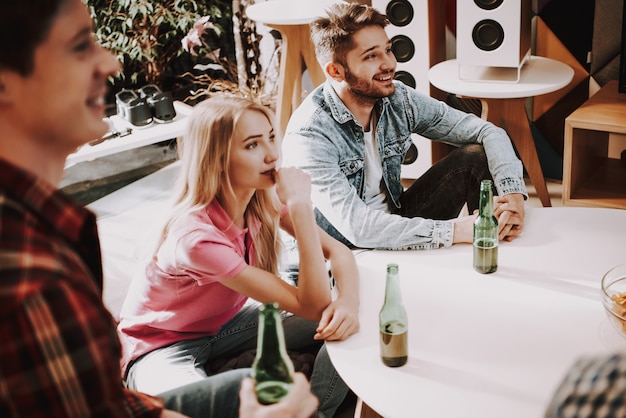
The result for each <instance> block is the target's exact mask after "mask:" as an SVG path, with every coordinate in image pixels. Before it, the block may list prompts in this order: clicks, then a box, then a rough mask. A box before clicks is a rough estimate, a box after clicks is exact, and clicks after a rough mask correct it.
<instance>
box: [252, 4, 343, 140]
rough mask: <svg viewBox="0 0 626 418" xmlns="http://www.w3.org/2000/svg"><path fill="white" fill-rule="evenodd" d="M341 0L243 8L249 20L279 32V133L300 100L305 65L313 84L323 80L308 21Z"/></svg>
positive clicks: (254, 5) (277, 101)
mask: <svg viewBox="0 0 626 418" xmlns="http://www.w3.org/2000/svg"><path fill="white" fill-rule="evenodd" d="M337 1H340V0H316V1H303V0H271V1H264V2H260V3H256V4H253V5H251V6H249V7H248V8H247V9H246V14H247V15H248V17H249V18H250V19H252V20H255V21H257V22H261V23H263V24H264V25H265V26H268V27H270V28H273V29H276V30H277V31H279V32H280V35H281V36H282V40H283V46H282V48H283V50H282V58H281V61H280V74H279V84H278V97H277V100H276V115H277V117H278V122H279V124H280V130H281V134H282V133H284V132H285V128H287V123H288V122H289V117H290V116H291V112H292V111H293V110H294V109H295V108H296V107H298V105H299V104H300V103H301V102H302V97H301V96H302V73H303V72H304V68H305V67H306V69H307V70H309V76H310V77H311V81H312V83H313V86H314V87H317V86H319V85H320V84H322V83H323V82H324V80H325V79H326V77H325V76H324V71H323V70H322V68H321V67H320V65H319V64H318V62H317V58H316V57H315V51H314V48H313V42H311V32H310V29H309V23H310V22H311V21H312V20H313V19H315V18H316V17H317V16H322V15H323V14H324V10H325V9H326V7H328V6H329V5H330V4H332V3H336V2H337Z"/></svg>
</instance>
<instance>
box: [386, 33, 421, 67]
mask: <svg viewBox="0 0 626 418" xmlns="http://www.w3.org/2000/svg"><path fill="white" fill-rule="evenodd" d="M391 50H392V51H393V55H395V57H396V60H397V61H398V62H407V61H409V60H410V59H411V58H413V55H415V45H413V41H412V40H411V39H410V38H409V37H408V36H405V35H396V36H394V37H393V38H391Z"/></svg>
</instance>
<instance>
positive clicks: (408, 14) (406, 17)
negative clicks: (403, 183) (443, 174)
mask: <svg viewBox="0 0 626 418" xmlns="http://www.w3.org/2000/svg"><path fill="white" fill-rule="evenodd" d="M371 5H372V7H374V8H375V9H377V10H378V11H379V12H381V13H384V14H385V15H387V18H388V19H389V22H390V24H389V25H388V26H387V27H386V28H385V31H386V32H387V35H389V39H390V40H391V47H392V49H393V53H394V55H395V57H396V60H397V61H398V64H397V67H396V75H395V78H396V79H397V80H400V81H402V82H404V84H406V85H408V86H411V87H413V88H415V89H416V90H417V91H419V92H421V93H423V94H426V95H430V82H429V81H428V70H429V69H430V67H432V66H433V65H435V64H437V63H438V62H440V61H443V60H444V59H445V32H444V30H443V29H442V28H441V31H438V30H437V29H438V28H436V27H435V24H434V18H435V17H436V16H439V15H441V16H443V15H442V13H443V6H442V5H443V1H442V0H371ZM433 45H440V46H441V47H440V48H436V50H431V48H434V47H433ZM413 142H415V143H416V145H417V147H418V149H419V158H417V160H416V161H415V162H414V163H413V164H409V165H403V166H402V177H403V178H418V177H419V176H420V175H421V174H422V173H423V172H425V171H426V170H427V169H428V168H430V166H431V163H432V158H431V146H430V141H428V140H427V139H425V138H421V137H419V136H418V135H413Z"/></svg>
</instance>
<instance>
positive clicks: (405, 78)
mask: <svg viewBox="0 0 626 418" xmlns="http://www.w3.org/2000/svg"><path fill="white" fill-rule="evenodd" d="M393 78H394V79H396V80H398V81H402V82H403V83H404V84H406V85H407V86H409V87H411V88H415V87H416V86H417V83H416V82H415V77H413V76H412V75H411V73H409V72H407V71H396V74H395V75H394V76H393Z"/></svg>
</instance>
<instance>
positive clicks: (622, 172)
mask: <svg viewBox="0 0 626 418" xmlns="http://www.w3.org/2000/svg"><path fill="white" fill-rule="evenodd" d="M610 134H626V94H620V93H618V91H617V81H610V82H608V83H607V84H606V85H605V86H604V87H602V89H600V91H598V92H597V93H596V94H594V95H593V96H591V98H589V100H587V101H586V102H585V103H584V104H583V105H582V106H580V107H579V108H578V109H576V110H575V111H574V112H572V114H570V115H569V116H568V117H567V118H566V119H565V148H564V152H563V205H568V206H601V207H610V208H619V209H626V161H623V160H620V159H618V158H609V156H608V155H609V136H610Z"/></svg>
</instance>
